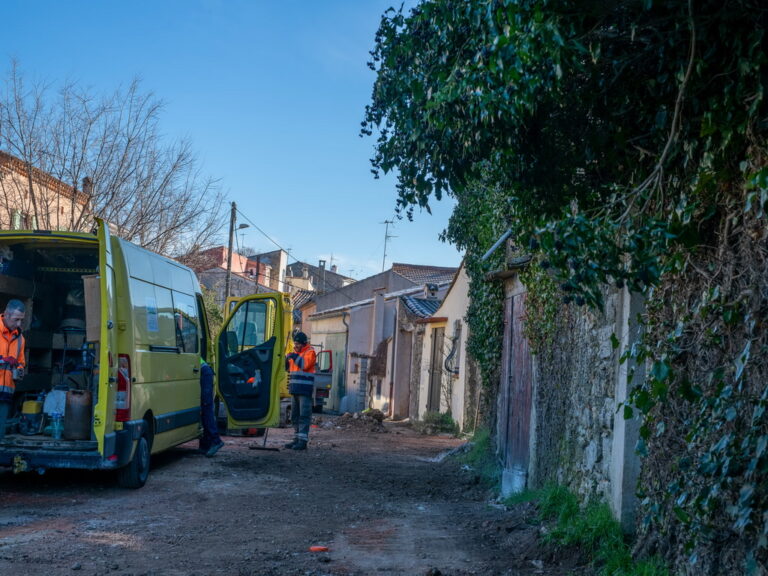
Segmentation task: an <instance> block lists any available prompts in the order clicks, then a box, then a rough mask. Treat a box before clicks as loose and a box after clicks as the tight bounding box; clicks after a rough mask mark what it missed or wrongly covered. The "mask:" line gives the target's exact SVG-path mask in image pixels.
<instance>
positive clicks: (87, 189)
mask: <svg viewBox="0 0 768 576" xmlns="http://www.w3.org/2000/svg"><path fill="white" fill-rule="evenodd" d="M83 194H85V195H86V196H92V195H93V180H91V179H90V178H89V177H88V176H86V177H85V178H83Z"/></svg>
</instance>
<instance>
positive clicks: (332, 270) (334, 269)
mask: <svg viewBox="0 0 768 576" xmlns="http://www.w3.org/2000/svg"><path fill="white" fill-rule="evenodd" d="M336 270H338V268H337V267H336V264H333V265H332V266H331V272H333V273H334V274H336Z"/></svg>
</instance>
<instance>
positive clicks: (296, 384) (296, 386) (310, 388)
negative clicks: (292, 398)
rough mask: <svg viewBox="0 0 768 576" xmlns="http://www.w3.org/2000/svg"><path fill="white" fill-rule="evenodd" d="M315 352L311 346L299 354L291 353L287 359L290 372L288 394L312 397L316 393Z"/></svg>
mask: <svg viewBox="0 0 768 576" xmlns="http://www.w3.org/2000/svg"><path fill="white" fill-rule="evenodd" d="M316 360H317V357H316V355H315V351H314V350H313V349H312V347H311V346H310V345H309V344H305V345H304V346H302V348H301V350H299V352H298V353H296V352H291V353H290V354H287V355H286V357H285V364H286V368H287V370H288V392H290V393H291V394H299V395H303V396H312V394H313V393H314V392H315V362H316Z"/></svg>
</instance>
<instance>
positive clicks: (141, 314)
mask: <svg viewBox="0 0 768 576" xmlns="http://www.w3.org/2000/svg"><path fill="white" fill-rule="evenodd" d="M131 299H132V301H133V320H134V333H135V337H136V343H137V344H142V345H144V346H149V347H151V346H163V347H173V348H175V347H176V346H177V345H178V344H177V340H176V319H175V317H174V307H173V298H172V297H171V291H170V290H168V289H167V288H163V287H161V286H155V285H154V284H150V283H149V282H144V281H143V280H138V279H136V278H131Z"/></svg>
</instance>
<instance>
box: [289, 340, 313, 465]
mask: <svg viewBox="0 0 768 576" xmlns="http://www.w3.org/2000/svg"><path fill="white" fill-rule="evenodd" d="M316 361H317V358H316V356H315V351H314V350H313V349H312V347H311V346H310V345H309V339H308V338H307V335H306V334H304V332H296V334H294V335H293V352H291V353H290V354H286V355H285V369H286V370H287V371H288V392H290V393H291V396H293V401H292V404H291V418H292V419H293V430H294V437H293V442H289V443H288V444H286V445H285V447H286V448H291V449H293V450H306V449H307V442H308V441H309V426H310V424H311V423H312V395H313V394H314V392H315V363H316Z"/></svg>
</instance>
